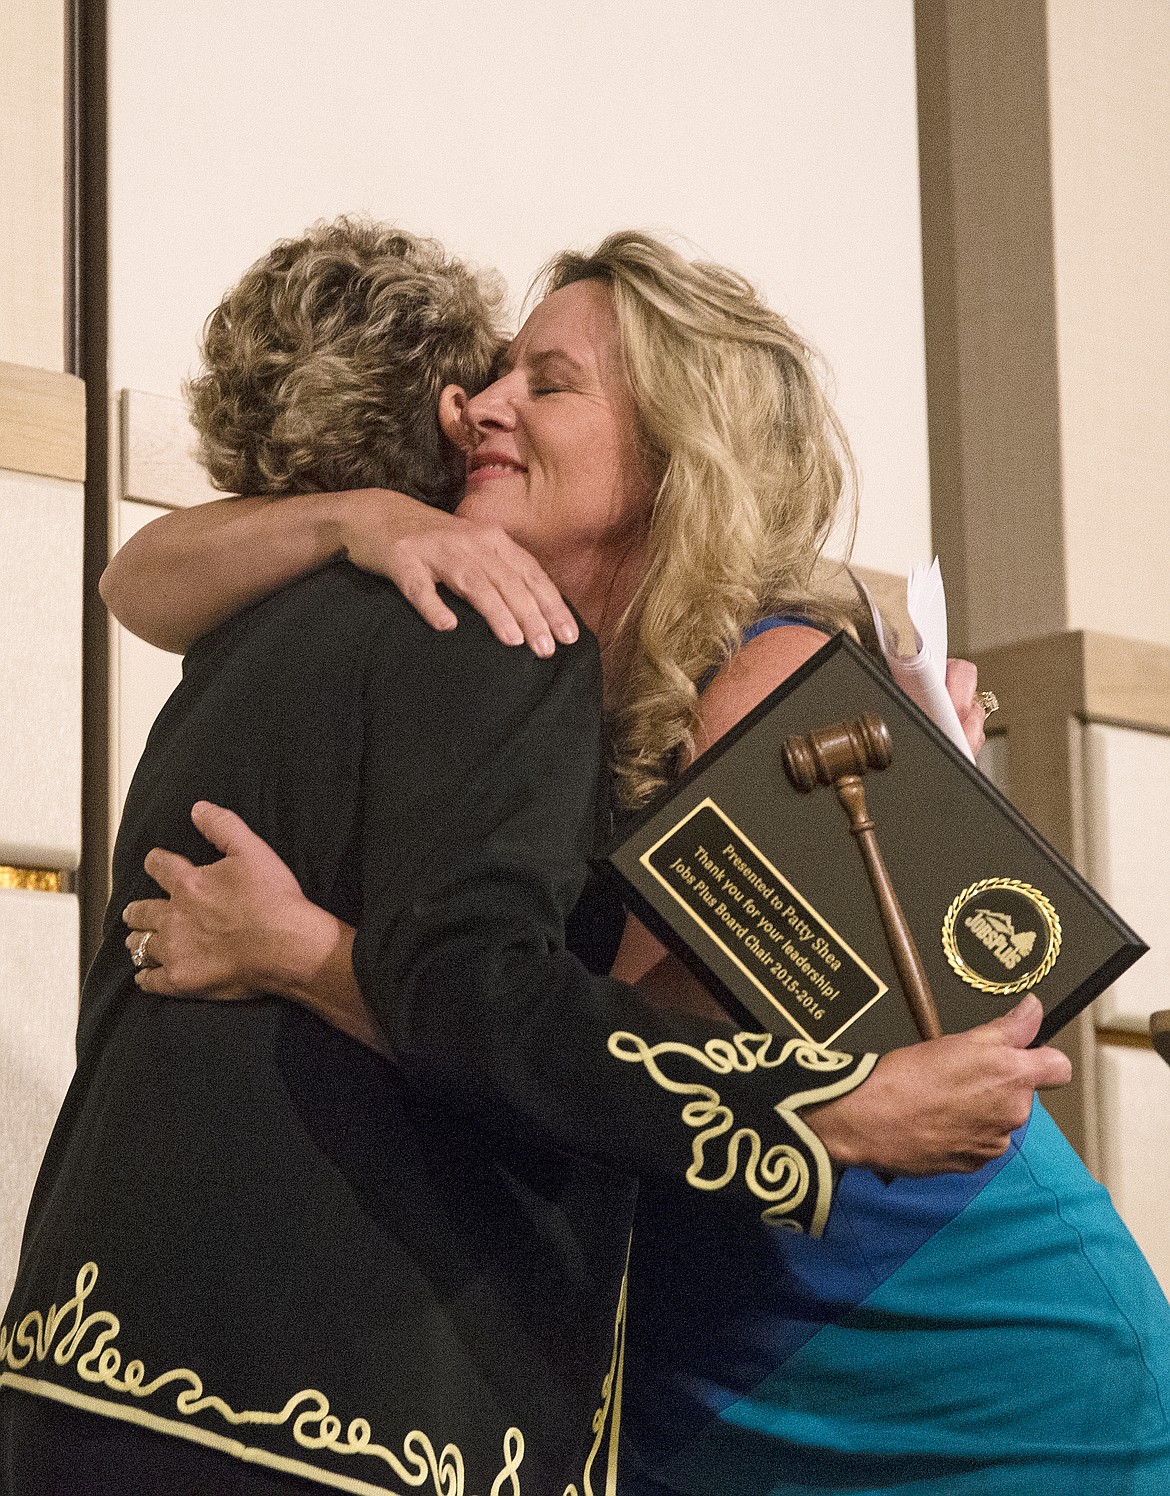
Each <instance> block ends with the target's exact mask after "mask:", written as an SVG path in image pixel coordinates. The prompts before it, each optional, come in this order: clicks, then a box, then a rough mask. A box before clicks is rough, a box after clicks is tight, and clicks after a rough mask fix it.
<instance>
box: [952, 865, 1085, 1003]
mask: <svg viewBox="0 0 1170 1496" xmlns="http://www.w3.org/2000/svg"><path fill="white" fill-rule="evenodd" d="M942 944H943V950H944V952H945V953H946V958H947V960H948V961H949V962H950V965H951V968H952V970H954V971H955V972H956V973H957V974H958V975H959V976H960V977H961V978H962V979H963V981H964V982H966V983H967V984H968V985H969V986H971V987H975V988H977V989H978V990H979V991H980V992H997V993H1003V994H1009V993H1012V992H1024V991H1026V990H1027V989H1028V988H1029V987H1035V986H1036V984H1037V982H1042V981H1043V980H1044V978H1045V977H1046V976H1047V975H1048V973H1049V972H1050V971H1051V970H1052V968H1053V966H1054V965H1055V964H1056V958H1057V956H1059V954H1060V917H1059V916H1058V914H1057V912H1056V909H1055V908H1054V907H1053V904H1052V901H1051V899H1049V898H1048V897H1047V896H1046V895H1045V894H1043V893H1041V892H1040V890H1039V889H1038V888H1033V887H1032V885H1031V884H1030V883H1021V882H1020V880H1019V879H1018V878H982V879H980V881H979V882H978V883H972V884H970V886H969V887H967V888H964V890H963V891H962V893H961V894H959V896H958V898H956V899H955V900H954V901H953V902H952V904H951V906H950V908H949V909H948V910H947V913H946V918H945V919H944V920H943V927H942Z"/></svg>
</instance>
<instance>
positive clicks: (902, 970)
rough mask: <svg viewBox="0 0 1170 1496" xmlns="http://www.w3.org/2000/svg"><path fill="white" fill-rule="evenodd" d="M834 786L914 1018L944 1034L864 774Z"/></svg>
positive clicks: (921, 1028)
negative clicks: (872, 816)
mask: <svg viewBox="0 0 1170 1496" xmlns="http://www.w3.org/2000/svg"><path fill="white" fill-rule="evenodd" d="M834 788H835V789H836V791H837V798H838V799H839V800H840V801H841V804H842V805H843V806H844V807H845V809H846V810H847V811H848V812H849V824H850V829H851V830H852V832H853V835H854V836H855V837H856V838H857V845H858V846H859V847H860V848H861V856H862V860H863V861H864V862H865V871H866V872H867V873H868V875H869V882H870V886H871V887H872V889H873V892H874V897H875V898H876V899H877V903H878V908H879V910H880V911H881V916H882V924H883V925H884V926H885V931H886V944H887V945H888V946H889V948H890V955H891V956H892V957H893V958H894V965H895V966H896V967H897V969H898V976H899V977H900V978H901V982H902V990H903V992H904V993H905V994H906V1002H907V1005H908V1006H909V1008H910V1013H911V1016H912V1017H913V1019H914V1025H915V1027H916V1028H917V1030H918V1032H919V1034H920V1035H921V1036H922V1038H924V1039H937V1038H939V1037H940V1036H941V1035H942V1024H941V1023H940V1022H939V1016H938V1009H937V1008H936V1007H935V1003H934V994H933V992H931V990H930V982H929V980H928V979H927V975H926V970H925V968H924V967H923V965H922V957H921V956H920V955H919V954H918V947H917V946H916V945H915V944H914V936H913V935H911V933H910V926H909V925H908V924H907V923H906V916H905V915H904V914H903V913H902V906H901V904H899V902H898V895H897V894H896V893H895V892H894V885H893V883H892V882H891V880H890V874H889V869H888V868H887V867H886V864H885V860H884V859H883V857H882V854H881V848H880V847H879V846H878V844H877V835H876V833H875V831H874V824H873V821H872V820H871V819H870V816H869V809H868V807H867V806H866V803H865V787H864V785H863V784H862V782H861V777H860V775H857V774H847V775H845V776H844V777H843V778H841V779H838V780H837V782H836V784H835V786H834Z"/></svg>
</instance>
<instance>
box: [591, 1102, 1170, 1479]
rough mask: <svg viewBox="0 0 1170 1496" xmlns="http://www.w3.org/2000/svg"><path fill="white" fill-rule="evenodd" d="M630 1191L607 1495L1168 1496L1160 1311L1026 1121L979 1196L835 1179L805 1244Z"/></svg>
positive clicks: (669, 1195) (1150, 1285)
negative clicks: (826, 1211) (622, 1337)
mask: <svg viewBox="0 0 1170 1496" xmlns="http://www.w3.org/2000/svg"><path fill="white" fill-rule="evenodd" d="M679 1194H680V1192H678V1191H677V1190H673V1189H670V1188H667V1187H666V1186H657V1187H655V1186H644V1187H643V1192H642V1197H641V1202H640V1205H639V1209H638V1215H637V1219H636V1224H635V1229H634V1242H633V1250H632V1257H631V1264H630V1282H629V1301H628V1315H629V1318H628V1327H627V1352H626V1367H625V1392H624V1412H623V1429H622V1439H623V1451H622V1455H623V1468H622V1478H621V1481H620V1490H621V1493H622V1496H812V1493H846V1492H847V1493H850V1496H876V1493H879V1492H881V1493H887V1492H896V1493H898V1496H926V1493H931V1496H936V1493H937V1496H1081V1493H1083V1496H1168V1493H1170V1306H1168V1305H1167V1302H1166V1298H1165V1295H1164V1294H1163V1293H1162V1290H1161V1289H1160V1288H1159V1286H1158V1284H1157V1282H1156V1280H1155V1278H1154V1276H1153V1274H1152V1272H1151V1271H1150V1268H1149V1266H1148V1264H1147V1263H1146V1261H1145V1259H1144V1257H1143V1256H1142V1254H1141V1252H1140V1251H1139V1250H1138V1248H1137V1246H1136V1244H1135V1243H1134V1241H1133V1238H1132V1237H1131V1236H1130V1235H1129V1232H1128V1231H1127V1230H1126V1228H1125V1226H1124V1225H1123V1224H1122V1222H1121V1220H1120V1218H1119V1217H1118V1215H1117V1212H1116V1211H1115V1210H1114V1208H1113V1205H1112V1203H1111V1202H1110V1199H1109V1196H1108V1193H1107V1192H1106V1191H1105V1190H1104V1189H1102V1188H1101V1186H1100V1185H1099V1184H1097V1183H1096V1182H1095V1181H1094V1180H1093V1179H1092V1177H1091V1176H1090V1175H1089V1173H1088V1172H1087V1170H1086V1169H1085V1167H1084V1165H1083V1164H1082V1163H1081V1161H1080V1159H1079V1158H1078V1157H1077V1155H1076V1154H1075V1153H1074V1152H1073V1150H1072V1148H1071V1147H1070V1146H1069V1145H1068V1143H1067V1142H1066V1141H1065V1139H1064V1137H1063V1135H1062V1134H1061V1132H1060V1131H1059V1129H1058V1128H1057V1127H1056V1125H1055V1124H1054V1123H1053V1121H1052V1120H1051V1118H1050V1117H1049V1116H1048V1114H1047V1113H1046V1112H1045V1111H1044V1109H1043V1107H1042V1106H1041V1105H1040V1103H1039V1102H1037V1103H1036V1104H1035V1106H1034V1107H1033V1111H1032V1116H1031V1118H1030V1120H1029V1122H1028V1124H1027V1125H1026V1126H1025V1127H1023V1128H1021V1129H1019V1131H1018V1132H1017V1133H1016V1134H1014V1135H1013V1138H1012V1143H1011V1146H1010V1148H1009V1149H1008V1151H1007V1153H1006V1154H1005V1155H1004V1156H1003V1157H1002V1158H1000V1159H996V1160H995V1161H994V1162H992V1163H990V1164H988V1165H986V1166H985V1167H984V1168H983V1169H981V1170H980V1171H979V1172H978V1173H976V1174H946V1175H936V1176H934V1177H931V1178H927V1179H897V1180H894V1181H892V1182H885V1181H883V1180H881V1179H879V1178H878V1177H877V1176H876V1175H874V1174H872V1173H870V1172H869V1171H868V1170H863V1169H850V1170H846V1171H845V1173H844V1174H843V1175H842V1177H841V1180H840V1182H839V1184H838V1188H837V1193H836V1196H835V1198H834V1203H833V1207H832V1211H831V1213H830V1216H829V1221H828V1225H827V1227H826V1230H825V1234H824V1236H823V1237H822V1238H821V1239H820V1240H814V1239H812V1238H810V1237H807V1236H800V1235H794V1234H790V1233H788V1232H779V1231H775V1230H769V1229H768V1228H766V1227H763V1226H761V1225H760V1224H759V1223H758V1222H751V1221H748V1220H744V1221H743V1222H740V1223H736V1222H730V1221H728V1220H727V1219H726V1218H724V1217H720V1218H719V1219H715V1217H716V1216H717V1215H718V1213H717V1212H714V1211H704V1210H703V1208H702V1203H701V1202H695V1201H684V1200H682V1199H680V1198H679Z"/></svg>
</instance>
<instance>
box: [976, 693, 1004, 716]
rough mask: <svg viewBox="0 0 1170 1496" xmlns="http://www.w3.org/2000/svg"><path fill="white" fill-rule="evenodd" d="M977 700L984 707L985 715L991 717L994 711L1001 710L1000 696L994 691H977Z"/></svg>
mask: <svg viewBox="0 0 1170 1496" xmlns="http://www.w3.org/2000/svg"><path fill="white" fill-rule="evenodd" d="M975 700H976V701H977V702H978V703H979V705H980V706H981V707H982V708H983V715H984V716H985V717H990V716H991V714H992V712H998V711H999V697H998V696H997V695H996V694H995V692H994V691H976V692H975Z"/></svg>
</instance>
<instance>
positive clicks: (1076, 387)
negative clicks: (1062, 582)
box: [1048, 0, 1170, 643]
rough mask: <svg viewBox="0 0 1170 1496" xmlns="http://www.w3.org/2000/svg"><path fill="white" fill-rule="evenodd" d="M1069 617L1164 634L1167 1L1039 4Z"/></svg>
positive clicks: (1169, 148) (1168, 505)
mask: <svg viewBox="0 0 1170 1496" xmlns="http://www.w3.org/2000/svg"><path fill="white" fill-rule="evenodd" d="M1048 56H1049V68H1050V95H1051V110H1052V123H1051V131H1052V184H1053V223H1054V230H1055V235H1054V240H1055V264H1056V286H1057V321H1058V345H1059V349H1060V358H1059V377H1060V407H1061V449H1062V455H1061V462H1062V468H1063V480H1064V504H1065V525H1066V539H1065V544H1066V550H1067V563H1068V625H1067V626H1068V627H1069V628H1089V629H1101V630H1104V631H1106V632H1111V633H1116V634H1128V635H1131V636H1133V637H1136V638H1140V639H1152V640H1155V641H1159V642H1163V643H1170V586H1168V585H1167V579H1166V558H1167V555H1168V554H1170V422H1168V421H1167V419H1166V411H1167V409H1170V360H1168V358H1167V353H1166V350H1167V348H1170V297H1168V296H1167V295H1166V288H1167V286H1170V177H1168V176H1167V169H1166V162H1167V158H1168V157H1170V5H1167V4H1166V0H1126V3H1125V4H1124V5H1122V6H1120V7H1119V6H1118V5H1117V4H1116V3H1115V0H1049V4H1048Z"/></svg>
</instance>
